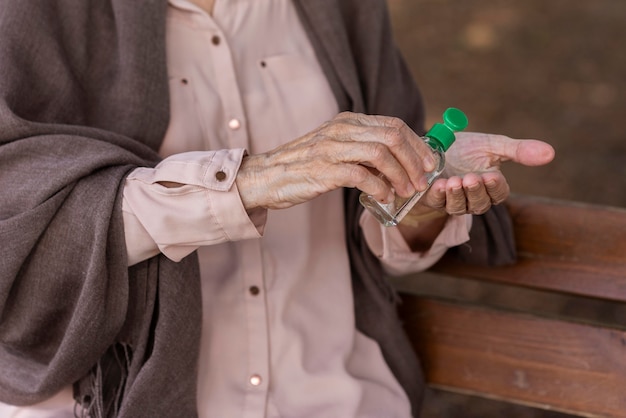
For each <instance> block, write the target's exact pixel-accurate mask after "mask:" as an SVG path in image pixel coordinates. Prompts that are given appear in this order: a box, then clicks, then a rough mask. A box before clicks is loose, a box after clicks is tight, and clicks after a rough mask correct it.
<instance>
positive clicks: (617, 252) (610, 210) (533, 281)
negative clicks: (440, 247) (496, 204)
mask: <svg viewBox="0 0 626 418" xmlns="http://www.w3.org/2000/svg"><path fill="white" fill-rule="evenodd" d="M506 205H507V207H508V209H509V211H510V213H511V216H512V219H513V222H514V228H515V235H516V243H517V248H518V254H519V262H518V263H517V264H516V265H514V266H503V267H484V266H469V265H466V264H462V263H459V262H457V261H455V260H453V259H451V258H450V257H444V258H443V259H442V261H441V262H439V263H437V265H435V266H434V267H433V268H432V270H433V271H436V272H440V273H445V274H448V275H452V276H457V277H468V278H475V279H481V280H493V281H499V282H505V283H511V284H516V285H520V286H529V287H535V288H539V289H548V290H553V291H562V292H569V293H573V294H579V295H585V296H592V297H599V298H605V299H611V300H619V301H626V209H621V208H614V207H606V206H600V205H592V204H584V203H576V202H569V201H561V200H554V199H547V198H540V197H532V196H515V195H513V196H511V197H510V198H509V200H508V201H507V203H506Z"/></svg>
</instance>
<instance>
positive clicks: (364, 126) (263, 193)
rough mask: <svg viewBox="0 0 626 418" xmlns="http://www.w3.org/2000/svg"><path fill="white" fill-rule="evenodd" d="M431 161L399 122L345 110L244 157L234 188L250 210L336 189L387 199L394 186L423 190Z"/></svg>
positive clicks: (408, 190)
mask: <svg viewBox="0 0 626 418" xmlns="http://www.w3.org/2000/svg"><path fill="white" fill-rule="evenodd" d="M434 164H435V163H434V160H433V157H432V152H431V150H430V148H429V147H428V145H426V144H425V143H424V141H422V140H421V139H420V138H419V136H418V135H417V134H415V133H414V132H413V131H412V130H411V129H410V128H409V127H408V126H407V125H406V124H405V123H404V122H403V121H402V120H400V119H398V118H393V117H386V116H371V115H364V114H358V113H350V112H344V113H340V114H339V115H337V116H336V117H335V118H333V119H332V120H330V121H328V122H326V123H324V124H323V125H322V126H320V127H318V128H317V129H315V130H313V131H312V132H310V133H308V134H306V135H304V136H302V137H300V138H297V139H295V140H293V141H291V142H288V143H286V144H284V145H282V146H280V147H278V148H275V149H273V150H271V151H269V152H266V153H263V154H257V155H249V156H246V157H244V159H243V161H242V164H241V167H240V169H239V172H238V175H237V188H238V189H239V194H240V195H241V199H242V202H243V204H244V206H245V207H246V209H248V210H251V209H254V208H265V209H283V208H288V207H291V206H294V205H297V204H299V203H303V202H306V201H308V200H311V199H313V198H315V197H317V196H319V195H321V194H323V193H326V192H328V191H331V190H334V189H337V188H340V187H356V188H358V189H360V190H361V191H363V192H365V193H367V194H369V195H372V196H374V198H376V199H378V200H379V201H381V202H389V201H391V200H392V199H393V191H392V187H393V189H395V190H396V192H397V193H398V194H399V195H401V196H403V197H409V196H411V195H412V194H413V193H414V192H415V191H416V190H419V191H423V190H425V189H426V188H427V182H426V177H425V176H424V172H425V171H430V170H432V169H434V168H435V165H434ZM380 173H382V174H383V175H384V176H385V178H386V179H387V180H388V182H386V181H384V180H383V179H382V178H381V177H380V176H379V174H380Z"/></svg>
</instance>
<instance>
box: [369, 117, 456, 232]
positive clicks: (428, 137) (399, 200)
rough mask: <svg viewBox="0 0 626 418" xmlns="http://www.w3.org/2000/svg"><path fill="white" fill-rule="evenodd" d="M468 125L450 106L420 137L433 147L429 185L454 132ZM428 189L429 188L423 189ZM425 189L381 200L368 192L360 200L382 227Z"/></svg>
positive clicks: (396, 220) (399, 215) (391, 222)
mask: <svg viewBox="0 0 626 418" xmlns="http://www.w3.org/2000/svg"><path fill="white" fill-rule="evenodd" d="M466 126H467V117H466V116H465V114H464V113H463V112H462V111H460V110H459V109H455V108H453V107H451V108H448V109H446V111H445V112H443V123H436V124H434V125H433V127H432V128H430V130H429V131H428V132H427V133H426V134H425V135H424V137H423V138H422V139H423V140H424V141H426V143H427V144H428V145H429V146H430V147H431V148H432V150H433V156H434V157H435V165H436V168H435V169H434V170H433V171H430V172H428V173H426V178H427V179H428V187H430V186H431V185H432V183H433V182H434V181H435V179H436V178H437V177H439V175H440V174H441V172H442V171H443V169H444V167H445V163H446V159H445V152H446V151H447V150H448V148H450V145H452V144H453V143H454V140H455V139H456V138H455V136H454V133H455V132H458V131H462V130H463V129H465V127H466ZM426 190H428V189H426ZM426 190H424V191H422V192H416V193H415V194H414V195H413V196H411V197H409V198H403V197H400V196H397V195H396V197H395V199H394V201H393V202H390V203H380V202H378V201H377V200H376V199H374V197H372V196H371V195H368V194H366V193H361V196H360V197H359V201H360V202H361V204H362V205H363V206H365V208H366V209H368V210H369V211H370V212H372V214H373V215H374V217H375V218H376V219H377V220H378V221H379V222H380V223H382V224H383V225H385V226H395V225H398V224H399V223H400V221H402V218H404V216H405V215H406V214H407V213H409V211H410V210H411V208H413V206H414V205H415V204H416V203H417V201H418V200H419V199H420V198H421V197H422V195H423V194H424V193H426Z"/></svg>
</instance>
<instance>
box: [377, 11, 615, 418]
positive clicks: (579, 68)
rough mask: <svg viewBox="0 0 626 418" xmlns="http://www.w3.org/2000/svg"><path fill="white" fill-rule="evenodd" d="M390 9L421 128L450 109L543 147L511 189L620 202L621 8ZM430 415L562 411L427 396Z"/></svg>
mask: <svg viewBox="0 0 626 418" xmlns="http://www.w3.org/2000/svg"><path fill="white" fill-rule="evenodd" d="M388 2H389V6H390V9H391V15H392V22H393V25H394V31H395V34H396V39H397V42H398V45H399V47H400V49H401V50H402V52H403V53H404V56H405V58H406V60H407V62H408V64H409V66H410V68H411V70H412V72H413V74H414V76H415V78H416V80H417V81H418V84H419V86H420V87H421V89H422V93H423V95H424V99H425V102H426V107H427V127H429V126H430V125H432V123H434V122H437V121H439V119H440V117H441V113H442V112H443V110H445V109H446V108H447V107H451V106H453V107H458V108H460V109H462V110H464V111H465V112H466V113H467V115H468V118H469V120H470V125H469V127H468V130H472V131H480V132H491V133H501V134H505V135H509V136H511V137H514V138H537V139H542V140H545V141H547V142H549V143H550V144H552V146H554V148H555V149H556V159H555V160H554V161H553V162H552V163H551V164H549V165H548V166H545V167H540V168H527V167H520V166H517V165H514V164H508V165H505V166H504V168H503V171H504V172H505V174H506V175H507V177H508V179H509V184H510V185H511V189H512V191H513V192H514V193H522V194H532V195H538V196H547V197H553V198H557V199H565V200H574V201H580V202H588V203H594V204H601V205H612V206H620V207H626V128H625V125H626V1H624V0H524V1H519V0H457V1H453V0H388ZM625 234H626V231H625ZM435 417H437V418H444V417H445V418H447V417H454V418H474V417H475V418H496V417H497V418H500V417H507V418H557V417H558V418H564V417H568V415H565V414H560V413H557V412H550V411H540V410H538V409H533V408H529V407H523V406H510V405H506V404H503V403H499V402H497V401H491V400H483V399H480V398H475V397H470V396H463V395H456V394H455V395H453V394H447V393H442V392H438V391H434V390H430V391H429V392H428V396H427V400H426V405H425V410H424V418H435Z"/></svg>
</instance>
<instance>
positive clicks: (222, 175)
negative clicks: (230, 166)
mask: <svg viewBox="0 0 626 418" xmlns="http://www.w3.org/2000/svg"><path fill="white" fill-rule="evenodd" d="M215 179H216V180H217V181H224V180H226V173H224V172H223V171H221V170H220V171H218V172H217V173H215Z"/></svg>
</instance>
